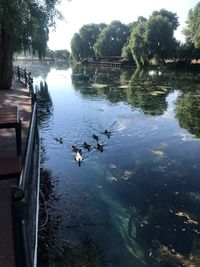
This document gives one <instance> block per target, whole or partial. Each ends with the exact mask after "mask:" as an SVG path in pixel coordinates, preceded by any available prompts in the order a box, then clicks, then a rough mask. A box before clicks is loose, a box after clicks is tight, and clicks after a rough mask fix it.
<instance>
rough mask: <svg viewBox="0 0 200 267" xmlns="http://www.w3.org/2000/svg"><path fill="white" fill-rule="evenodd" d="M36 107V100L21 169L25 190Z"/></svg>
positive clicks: (21, 182)
mask: <svg viewBox="0 0 200 267" xmlns="http://www.w3.org/2000/svg"><path fill="white" fill-rule="evenodd" d="M36 109H37V103H36V102H35V103H34V105H33V111H32V118H31V123H30V127H29V133H28V139H27V145H26V149H25V153H24V155H25V157H24V161H23V162H24V163H23V166H24V167H23V169H22V171H21V175H20V179H19V187H20V188H21V189H22V190H23V191H25V189H26V188H25V187H26V184H27V183H26V179H27V178H26V177H27V174H28V165H29V162H30V157H31V150H32V148H33V141H34V131H35V127H36V117H37V115H36Z"/></svg>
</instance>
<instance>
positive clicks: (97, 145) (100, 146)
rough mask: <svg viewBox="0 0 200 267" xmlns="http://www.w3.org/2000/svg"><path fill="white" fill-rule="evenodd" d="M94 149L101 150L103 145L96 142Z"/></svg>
mask: <svg viewBox="0 0 200 267" xmlns="http://www.w3.org/2000/svg"><path fill="white" fill-rule="evenodd" d="M96 149H97V150H99V151H101V152H103V145H100V144H99V143H97V144H96Z"/></svg>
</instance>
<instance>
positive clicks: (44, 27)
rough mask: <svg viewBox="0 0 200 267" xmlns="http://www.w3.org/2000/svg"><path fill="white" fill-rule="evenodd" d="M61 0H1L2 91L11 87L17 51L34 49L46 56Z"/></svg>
mask: <svg viewBox="0 0 200 267" xmlns="http://www.w3.org/2000/svg"><path fill="white" fill-rule="evenodd" d="M59 1H60V0H0V90H5V89H10V88H11V84H12V65H13V53H14V52H15V51H19V50H28V49H32V51H33V53H35V52H37V53H38V56H39V58H42V57H43V56H44V54H45V48H46V44H47V41H48V34H49V30H48V29H49V27H50V26H53V25H54V24H55V18H56V17H58V16H59V12H58V11H57V10H56V7H55V6H56V4H57V3H58V2H59Z"/></svg>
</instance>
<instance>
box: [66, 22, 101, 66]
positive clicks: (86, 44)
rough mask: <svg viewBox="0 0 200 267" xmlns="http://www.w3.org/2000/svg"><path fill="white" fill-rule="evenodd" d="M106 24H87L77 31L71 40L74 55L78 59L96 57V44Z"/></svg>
mask: <svg viewBox="0 0 200 267" xmlns="http://www.w3.org/2000/svg"><path fill="white" fill-rule="evenodd" d="M105 27H106V24H104V23H101V24H87V25H84V26H83V27H81V29H80V30H79V33H75V34H74V36H73V38H72V40H71V50H72V57H73V58H74V59H75V60H76V61H81V60H83V59H89V58H93V59H94V58H95V52H94V44H95V43H96V40H97V38H98V37H99V34H100V32H101V31H102V30H103V29H104V28H105Z"/></svg>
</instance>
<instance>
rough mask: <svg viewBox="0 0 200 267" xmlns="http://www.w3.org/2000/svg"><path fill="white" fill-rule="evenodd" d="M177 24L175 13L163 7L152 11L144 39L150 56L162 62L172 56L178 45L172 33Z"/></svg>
mask: <svg viewBox="0 0 200 267" xmlns="http://www.w3.org/2000/svg"><path fill="white" fill-rule="evenodd" d="M178 25H179V23H178V18H177V16H176V14H175V13H172V12H169V11H167V10H165V9H161V10H160V11H154V12H153V13H152V15H151V16H150V17H149V19H148V22H147V28H146V41H147V43H148V48H149V53H150V57H151V58H155V59H156V60H157V61H161V62H164V59H166V58H170V57H173V55H174V54H175V51H176V47H177V45H178V44H177V42H176V40H175V38H174V37H173V34H174V31H175V30H176V29H177V27H178Z"/></svg>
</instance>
